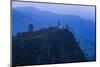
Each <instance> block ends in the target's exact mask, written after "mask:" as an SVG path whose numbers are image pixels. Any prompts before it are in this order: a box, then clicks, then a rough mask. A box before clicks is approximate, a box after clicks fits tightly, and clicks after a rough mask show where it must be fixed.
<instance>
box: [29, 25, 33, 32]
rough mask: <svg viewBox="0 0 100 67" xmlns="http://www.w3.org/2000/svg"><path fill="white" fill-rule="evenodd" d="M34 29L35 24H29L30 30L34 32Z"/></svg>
mask: <svg viewBox="0 0 100 67" xmlns="http://www.w3.org/2000/svg"><path fill="white" fill-rule="evenodd" d="M33 29H34V26H33V24H29V25H28V31H29V32H32V31H33Z"/></svg>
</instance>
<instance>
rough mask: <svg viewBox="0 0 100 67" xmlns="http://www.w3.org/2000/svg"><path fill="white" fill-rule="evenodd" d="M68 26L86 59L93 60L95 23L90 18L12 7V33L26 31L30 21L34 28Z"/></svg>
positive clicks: (32, 8)
mask: <svg viewBox="0 0 100 67" xmlns="http://www.w3.org/2000/svg"><path fill="white" fill-rule="evenodd" d="M57 22H59V23H60V25H59V26H60V27H63V26H65V25H66V24H68V26H69V27H70V28H71V29H73V31H72V32H74V34H75V36H76V38H77V40H78V41H79V42H80V44H79V45H80V47H81V48H82V50H83V51H84V53H85V55H86V57H87V59H88V60H95V57H96V56H95V53H96V52H95V45H96V44H95V42H96V41H95V33H96V32H95V23H94V22H93V21H91V20H86V19H83V18H81V17H79V16H74V15H60V14H55V13H52V12H47V11H42V10H39V9H37V8H35V7H31V6H25V7H15V8H13V9H12V33H13V35H15V34H16V33H17V32H24V31H27V25H28V24H30V23H32V24H33V25H34V27H35V30H39V29H41V28H43V27H48V26H49V25H51V26H56V25H57Z"/></svg>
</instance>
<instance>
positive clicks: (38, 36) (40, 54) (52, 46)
mask: <svg viewBox="0 0 100 67" xmlns="http://www.w3.org/2000/svg"><path fill="white" fill-rule="evenodd" d="M12 42H13V43H12V48H13V49H12V62H13V65H14V66H18V65H19V66H21V65H37V64H51V63H53V64H54V63H69V62H82V61H86V59H85V56H84V53H83V52H82V50H81V49H80V47H79V43H78V42H77V40H76V38H75V37H74V34H73V33H72V32H71V31H70V30H67V29H65V28H63V29H61V28H59V27H57V26H56V27H48V28H44V29H40V30H37V31H33V32H19V33H17V35H16V36H13V41H12Z"/></svg>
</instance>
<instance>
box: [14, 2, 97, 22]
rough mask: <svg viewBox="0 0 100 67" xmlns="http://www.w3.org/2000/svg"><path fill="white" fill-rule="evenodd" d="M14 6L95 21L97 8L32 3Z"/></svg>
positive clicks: (18, 3)
mask: <svg viewBox="0 0 100 67" xmlns="http://www.w3.org/2000/svg"><path fill="white" fill-rule="evenodd" d="M12 5H13V6H12V7H13V8H16V7H22V6H31V7H35V8H38V9H40V10H44V11H49V12H53V13H57V14H63V15H76V16H80V17H82V18H84V19H89V20H91V21H92V20H93V21H95V7H93V6H78V5H62V4H46V3H31V2H13V3H12Z"/></svg>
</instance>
